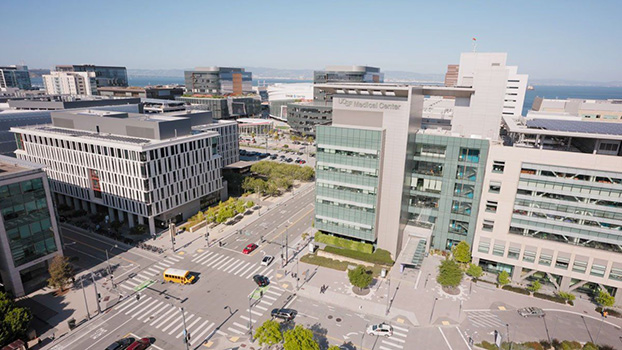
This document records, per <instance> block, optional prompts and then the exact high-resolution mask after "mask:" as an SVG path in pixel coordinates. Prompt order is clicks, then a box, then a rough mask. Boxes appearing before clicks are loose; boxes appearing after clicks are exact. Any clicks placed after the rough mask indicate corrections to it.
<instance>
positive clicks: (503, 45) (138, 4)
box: [0, 0, 622, 81]
mask: <svg viewBox="0 0 622 350" xmlns="http://www.w3.org/2000/svg"><path fill="white" fill-rule="evenodd" d="M0 8H1V12H2V14H1V15H0V18H1V20H0V33H3V37H4V39H3V40H2V45H1V46H0V64H14V63H19V62H22V61H23V62H24V63H26V64H27V65H28V66H30V67H31V68H50V67H52V66H53V65H56V64H79V63H93V64H102V65H123V66H126V67H128V68H148V69H157V68H164V69H168V68H189V67H195V66H210V65H230V66H251V67H253V66H254V67H272V68H301V69H319V68H322V67H323V66H325V65H328V64H364V65H373V66H379V67H381V68H382V69H383V70H385V71H387V70H404V71H411V72H419V73H444V72H445V69H446V65H447V64H450V63H458V60H459V56H460V52H463V51H470V50H471V49H472V40H471V38H472V37H476V38H477V43H478V51H481V52H484V51H498V52H508V54H509V63H510V64H513V65H518V66H519V72H521V73H527V74H529V75H530V77H531V78H536V79H544V78H556V79H572V80H590V81H622V68H621V67H622V64H620V59H621V58H622V45H621V42H622V25H621V24H620V14H621V13H622V1H619V0H618V1H603V0H598V1H586V0H583V1H574V0H564V1H553V0H546V1H535V0H534V1H529V0H517V1H511V2H510V1H497V0H494V1H493V0H489V1H478V0H469V1H465V0H455V1H454V0H445V1H429V0H428V1H415V0H410V1H362V0H360V1H346V0H333V1H321V0H317V1H304V2H303V1H271V0H263V1H261V0H259V1H258V0H254V1H238V0H220V1H206V0H204V1H189V0H188V1H186V0H168V1H158V0H150V1H143V0H123V1H117V0H114V1H82V0H80V1H64V0H54V1H50V0H41V1H33V0H3V1H2V4H1V5H0Z"/></svg>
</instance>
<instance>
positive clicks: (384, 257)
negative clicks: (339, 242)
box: [303, 238, 393, 266]
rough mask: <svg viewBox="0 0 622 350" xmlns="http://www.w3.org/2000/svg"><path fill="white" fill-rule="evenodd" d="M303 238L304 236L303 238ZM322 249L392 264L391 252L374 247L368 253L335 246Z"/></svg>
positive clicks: (353, 257)
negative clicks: (373, 250)
mask: <svg viewBox="0 0 622 350" xmlns="http://www.w3.org/2000/svg"><path fill="white" fill-rule="evenodd" d="M303 239H304V238H303ZM324 251H325V252H327V253H332V254H337V255H341V256H345V257H348V258H352V259H357V260H362V261H366V262H370V263H372V264H380V265H388V266H391V265H393V259H391V253H389V252H388V251H386V250H383V249H376V251H375V252H373V253H371V254H368V253H362V252H359V251H356V250H349V249H343V248H337V247H332V246H326V248H324Z"/></svg>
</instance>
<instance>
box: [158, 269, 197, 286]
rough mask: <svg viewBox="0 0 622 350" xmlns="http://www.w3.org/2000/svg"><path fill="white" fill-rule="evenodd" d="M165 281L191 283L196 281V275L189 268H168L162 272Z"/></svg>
mask: <svg viewBox="0 0 622 350" xmlns="http://www.w3.org/2000/svg"><path fill="white" fill-rule="evenodd" d="M162 275H163V276H164V282H175V283H179V284H190V283H192V281H194V276H193V275H191V274H190V271H188V270H181V269H166V270H164V272H163V273H162Z"/></svg>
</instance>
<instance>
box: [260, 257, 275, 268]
mask: <svg viewBox="0 0 622 350" xmlns="http://www.w3.org/2000/svg"><path fill="white" fill-rule="evenodd" d="M272 260H274V257H273V256H272V255H266V256H264V257H263V259H261V265H262V266H268V265H270V263H272Z"/></svg>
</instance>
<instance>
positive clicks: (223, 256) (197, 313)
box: [47, 191, 313, 350]
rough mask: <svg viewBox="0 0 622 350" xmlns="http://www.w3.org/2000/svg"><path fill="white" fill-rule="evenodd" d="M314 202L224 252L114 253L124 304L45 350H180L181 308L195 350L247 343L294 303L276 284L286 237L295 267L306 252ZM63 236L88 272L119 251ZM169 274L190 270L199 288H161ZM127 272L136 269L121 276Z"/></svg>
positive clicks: (252, 227)
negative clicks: (265, 281) (113, 346)
mask: <svg viewBox="0 0 622 350" xmlns="http://www.w3.org/2000/svg"><path fill="white" fill-rule="evenodd" d="M312 203H313V192H312V191H311V192H302V193H298V194H296V195H295V196H294V198H292V199H291V200H289V201H287V202H286V203H284V204H282V205H281V206H279V207H277V208H274V209H272V210H270V211H269V212H267V213H266V214H263V215H262V216H261V217H260V218H259V219H257V220H256V221H255V222H253V223H252V224H249V225H248V226H246V227H245V228H244V229H243V230H242V231H243V232H241V233H239V234H233V235H231V236H230V237H228V238H226V239H225V240H224V241H223V242H224V245H223V246H222V247H221V246H218V245H213V246H212V247H210V248H205V247H203V248H198V246H197V248H192V250H190V251H187V252H186V254H184V255H178V254H175V255H173V254H172V253H169V252H167V253H165V254H162V255H156V254H152V253H150V252H146V251H142V250H140V249H138V248H133V249H130V250H129V251H126V250H124V249H121V248H119V247H117V248H114V249H113V252H115V253H114V254H111V259H110V260H111V263H113V264H114V265H115V271H116V272H115V281H116V282H117V283H118V289H119V290H120V291H123V294H124V297H125V299H124V300H123V301H122V302H120V303H119V304H117V305H116V306H114V307H112V308H111V309H109V310H108V311H107V312H105V313H104V315H102V316H100V317H99V318H97V319H95V320H92V321H91V322H89V323H88V324H85V325H83V326H80V328H78V330H76V331H75V332H73V333H71V334H70V335H68V336H66V337H63V338H61V339H59V340H57V341H56V342H55V343H53V344H51V345H50V346H48V347H47V349H54V350H65V349H82V350H89V349H103V348H105V347H106V346H108V345H109V344H110V343H112V342H113V341H114V340H116V339H118V338H122V337H153V338H154V339H155V343H154V344H153V346H152V348H153V349H182V348H184V344H183V342H182V339H183V334H182V331H183V321H184V318H182V312H181V308H182V307H183V309H184V317H185V322H186V327H187V329H188V331H189V333H190V335H191V348H193V349H194V348H197V347H200V346H201V345H202V344H204V343H206V344H207V343H209V342H218V341H219V339H222V338H223V337H225V336H226V337H228V338H231V337H243V336H246V335H247V333H248V330H249V329H248V327H249V323H252V324H253V325H259V324H261V323H262V322H263V321H264V320H266V319H268V318H270V311H271V310H272V309H273V308H278V307H283V306H284V305H286V303H287V302H288V300H289V299H290V298H291V297H292V295H291V293H289V292H287V291H286V290H285V288H284V287H283V286H279V285H278V283H277V282H276V278H275V276H276V275H277V273H278V272H277V271H278V270H281V268H282V263H283V261H282V260H281V259H280V255H281V252H282V251H283V249H282V243H283V242H284V237H285V236H287V237H288V243H289V246H290V251H289V253H290V260H292V259H293V257H294V255H295V254H294V252H295V251H297V250H300V249H302V248H304V246H303V245H302V244H301V241H302V239H301V234H302V233H303V232H304V231H305V230H307V229H308V228H309V227H310V226H311V220H312V217H313V206H312ZM65 231H67V232H66V233H65ZM63 235H64V239H65V244H66V245H67V244H69V245H68V246H67V248H70V249H69V251H71V254H75V255H77V256H79V257H80V259H79V262H80V263H81V264H84V265H85V267H86V268H88V265H93V266H95V264H97V263H100V266H101V263H102V262H103V261H105V252H106V250H107V249H110V248H111V247H114V245H111V244H110V243H108V242H107V241H105V240H102V239H100V238H98V237H97V236H94V237H89V235H87V234H82V233H80V232H76V231H73V230H64V232H63ZM262 236H263V238H264V239H265V241H263V242H262ZM73 242H76V243H73ZM251 242H252V243H258V245H259V247H258V249H256V250H255V251H253V252H252V253H251V254H243V253H242V249H243V248H244V247H245V246H246V245H247V244H248V243H251ZM71 249H73V250H71ZM265 255H272V256H274V257H275V259H274V261H273V262H272V263H271V264H270V265H269V266H263V265H262V264H261V260H262V258H263V257H264V256H265ZM170 267H174V268H180V269H186V270H189V271H191V272H192V273H193V274H195V276H196V277H197V280H196V282H195V283H193V284H192V285H185V286H184V285H177V284H171V283H164V282H163V281H162V272H163V271H164V269H166V268H170ZM124 268H131V269H132V270H131V272H127V273H124V272H125V271H124V270H123V269H124ZM122 273H123V275H122V276H121V274H122ZM255 274H261V275H264V276H266V277H268V278H269V279H270V280H271V283H270V285H269V286H267V287H264V288H261V289H259V288H258V287H257V285H256V284H255V282H254V281H253V279H252V278H253V276H254V275H255ZM117 275H119V277H117ZM142 287H144V288H143V289H142V290H140V291H138V292H136V290H139V289H141V288H142ZM137 295H138V296H139V297H138V299H137V297H136V296H137ZM249 305H250V309H249ZM254 327H255V328H256V327H257V326H254Z"/></svg>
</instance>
